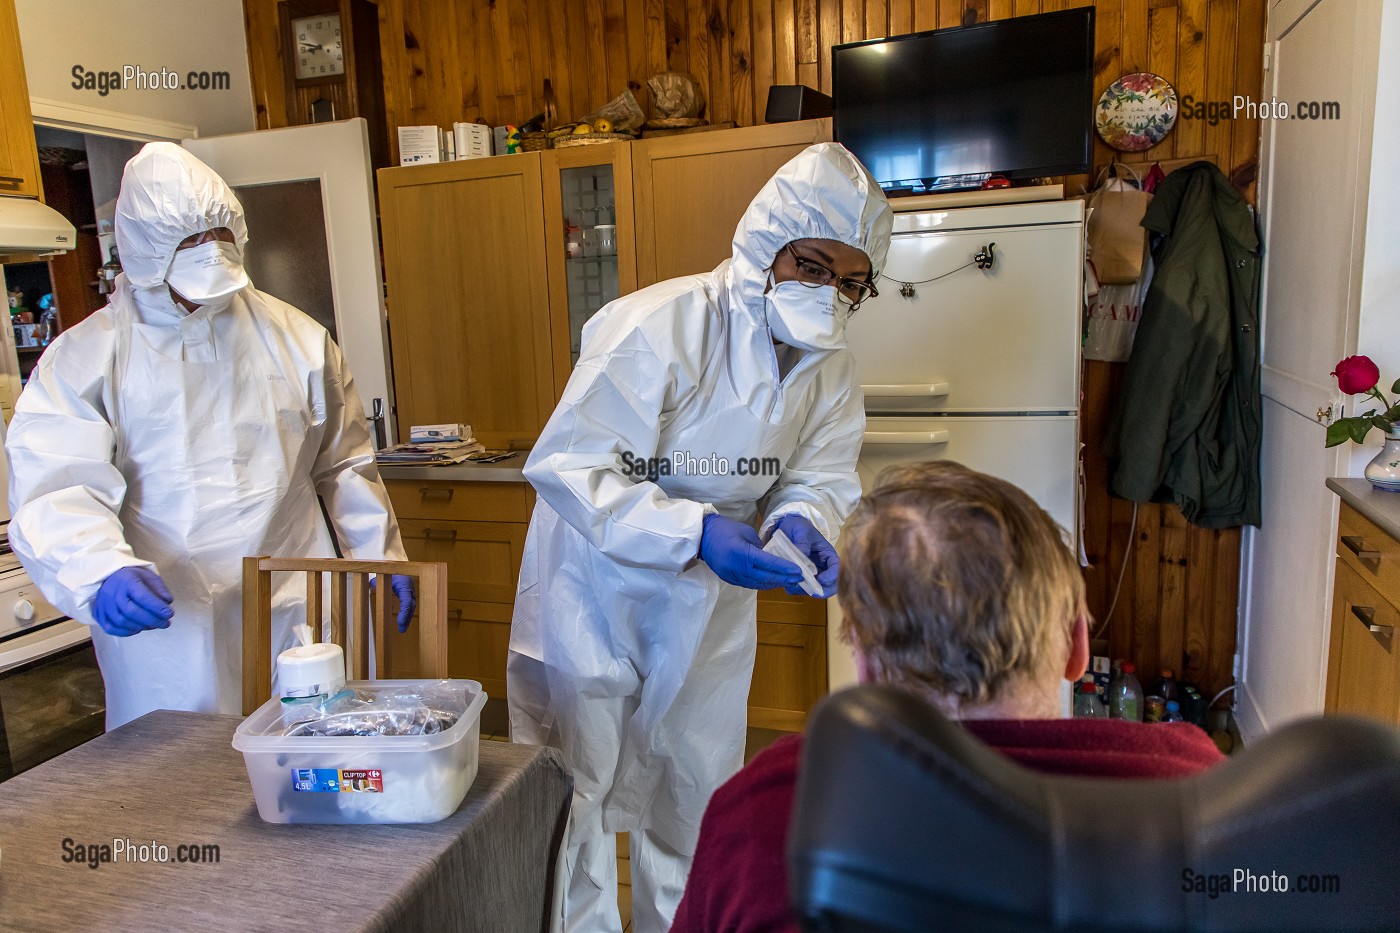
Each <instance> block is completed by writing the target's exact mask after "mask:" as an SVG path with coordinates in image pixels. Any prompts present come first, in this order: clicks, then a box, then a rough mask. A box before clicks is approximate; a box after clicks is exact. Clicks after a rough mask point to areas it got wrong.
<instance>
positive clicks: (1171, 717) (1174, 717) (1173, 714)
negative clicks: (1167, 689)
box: [1162, 700, 1186, 722]
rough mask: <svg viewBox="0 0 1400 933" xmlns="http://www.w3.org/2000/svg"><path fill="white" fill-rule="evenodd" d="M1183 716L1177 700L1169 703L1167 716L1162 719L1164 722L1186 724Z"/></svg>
mask: <svg viewBox="0 0 1400 933" xmlns="http://www.w3.org/2000/svg"><path fill="white" fill-rule="evenodd" d="M1185 721H1186V720H1185V719H1184V718H1182V715H1181V704H1180V703H1178V702H1176V701H1175V700H1168V701H1167V714H1166V715H1165V716H1163V717H1162V722H1185Z"/></svg>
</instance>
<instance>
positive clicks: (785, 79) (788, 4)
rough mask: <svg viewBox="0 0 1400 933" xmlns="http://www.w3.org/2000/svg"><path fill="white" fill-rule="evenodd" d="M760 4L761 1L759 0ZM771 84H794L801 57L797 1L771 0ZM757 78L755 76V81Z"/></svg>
mask: <svg viewBox="0 0 1400 933" xmlns="http://www.w3.org/2000/svg"><path fill="white" fill-rule="evenodd" d="M760 2H762V0H760ZM772 6H773V42H774V52H773V54H774V59H773V83H774V84H795V83H796V82H797V62H798V60H799V58H800V57H801V55H802V48H803V46H802V43H801V42H799V29H798V12H797V0H773V3H772ZM757 78H758V76H757V75H755V79H757Z"/></svg>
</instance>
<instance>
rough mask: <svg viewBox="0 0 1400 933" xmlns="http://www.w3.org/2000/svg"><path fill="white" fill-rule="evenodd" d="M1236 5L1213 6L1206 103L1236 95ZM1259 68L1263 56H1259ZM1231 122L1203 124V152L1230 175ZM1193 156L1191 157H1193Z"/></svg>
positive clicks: (1209, 32) (1207, 32)
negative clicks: (1214, 156) (1204, 127)
mask: <svg viewBox="0 0 1400 933" xmlns="http://www.w3.org/2000/svg"><path fill="white" fill-rule="evenodd" d="M1236 13H1237V6H1236V4H1235V3H1218V2H1217V3H1212V4H1211V5H1210V17H1209V20H1208V22H1209V26H1208V27H1207V30H1206V99H1207V100H1223V101H1229V100H1230V99H1231V98H1232V97H1233V96H1234V94H1235V93H1236V91H1235V53H1236V49H1235V41H1236V38H1237V36H1236V31H1235V26H1236V24H1237V16H1236ZM1261 67H1262V52H1261ZM1233 122H1234V121H1232V120H1221V121H1220V122H1219V123H1217V124H1216V125H1215V126H1211V125H1210V124H1209V123H1207V124H1206V129H1205V151H1206V152H1211V153H1214V154H1215V155H1216V156H1218V157H1219V162H1220V167H1221V168H1222V169H1224V170H1225V171H1226V172H1229V170H1230V169H1229V166H1230V160H1231V158H1232V154H1231V152H1230V144H1231V137H1232V136H1233V135H1234V134H1233V129H1232V126H1231V124H1232V123H1233ZM1193 154H1194V153H1193Z"/></svg>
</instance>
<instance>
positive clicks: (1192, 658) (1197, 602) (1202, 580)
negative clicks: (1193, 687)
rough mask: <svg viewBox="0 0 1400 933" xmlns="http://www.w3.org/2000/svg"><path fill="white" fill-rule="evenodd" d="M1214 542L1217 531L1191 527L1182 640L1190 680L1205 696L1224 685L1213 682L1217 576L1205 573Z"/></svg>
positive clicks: (1188, 540) (1211, 559) (1211, 572)
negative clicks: (1212, 639)
mask: <svg viewBox="0 0 1400 933" xmlns="http://www.w3.org/2000/svg"><path fill="white" fill-rule="evenodd" d="M1215 541H1216V535H1215V533H1214V532H1211V531H1207V530H1205V529H1202V528H1190V527H1188V530H1187V534H1186V574H1185V578H1186V579H1185V584H1186V604H1185V606H1184V607H1183V610H1182V612H1183V618H1182V636H1181V641H1182V651H1183V653H1184V654H1185V655H1186V664H1185V665H1184V666H1185V668H1186V676H1187V679H1188V680H1191V682H1192V683H1195V684H1198V685H1199V686H1200V687H1201V691H1202V692H1203V693H1204V692H1205V691H1206V690H1208V689H1211V687H1214V689H1216V690H1218V689H1220V687H1223V686H1224V684H1222V683H1217V682H1216V681H1214V680H1212V679H1211V656H1210V649H1211V645H1210V626H1211V622H1212V619H1211V615H1210V596H1211V593H1212V591H1213V590H1214V589H1215V573H1214V571H1213V570H1212V571H1210V572H1209V573H1207V572H1206V571H1207V569H1208V568H1210V567H1212V566H1213V565H1214V562H1215ZM1212 695H1213V694H1212Z"/></svg>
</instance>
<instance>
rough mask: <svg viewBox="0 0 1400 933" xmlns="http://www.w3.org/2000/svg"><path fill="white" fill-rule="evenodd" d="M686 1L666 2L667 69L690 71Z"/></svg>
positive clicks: (673, 0) (672, 0)
mask: <svg viewBox="0 0 1400 933" xmlns="http://www.w3.org/2000/svg"><path fill="white" fill-rule="evenodd" d="M686 19H687V16H686V8H685V0H666V21H665V22H666V67H667V68H668V69H670V70H672V71H688V70H690V45H689V43H687V42H686Z"/></svg>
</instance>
